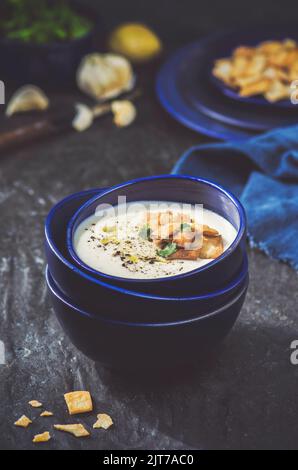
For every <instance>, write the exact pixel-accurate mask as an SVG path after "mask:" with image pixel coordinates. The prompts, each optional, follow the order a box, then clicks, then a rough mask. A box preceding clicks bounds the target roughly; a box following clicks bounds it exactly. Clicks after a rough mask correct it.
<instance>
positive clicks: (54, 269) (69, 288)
mask: <svg viewBox="0 0 298 470" xmlns="http://www.w3.org/2000/svg"><path fill="white" fill-rule="evenodd" d="M101 191H102V190H99V189H93V190H89V191H83V192H81V193H76V194H73V195H71V196H68V197H67V198H65V199H63V200H62V201H60V202H59V203H58V204H56V205H55V206H54V207H53V208H52V210H51V211H50V213H49V215H48V217H47V220H46V226H45V236H46V243H45V248H46V257H47V261H48V265H49V269H50V272H51V275H52V276H53V278H54V280H55V283H56V284H57V285H58V287H59V289H60V290H61V291H62V293H63V294H64V295H66V297H68V298H70V299H72V302H75V303H76V304H77V305H80V307H81V308H83V309H84V310H88V311H90V312H92V313H93V314H101V315H102V312H103V311H105V312H106V314H105V315H106V316H108V317H109V318H113V319H116V320H126V321H138V322H146V321H150V322H152V321H154V322H163V321H173V320H176V319H182V318H190V317H191V316H198V315H199V314H203V313H206V311H209V310H210V309H215V308H218V307H220V306H221V305H222V304H223V303H224V302H227V301H228V300H229V299H230V298H231V297H232V296H233V295H235V293H236V292H238V291H239V289H242V287H243V285H244V284H245V282H246V278H247V271H248V268H247V257H246V255H245V256H244V258H243V261H242V266H241V268H240V269H239V272H238V273H237V275H236V276H235V278H234V279H233V280H232V281H231V282H230V283H229V284H228V285H225V286H223V288H222V289H221V290H218V291H213V292H211V293H210V294H206V295H202V296H194V297H190V298H185V297H173V293H174V294H175V291H174V290H173V291H172V292H170V293H169V296H168V297H158V296H153V295H149V294H144V293H141V292H133V291H130V290H126V289H122V288H120V287H117V286H114V285H112V284H110V283H107V282H103V281H101V280H100V279H97V278H95V277H94V276H91V275H90V274H88V273H86V272H84V271H82V270H81V269H80V268H79V267H78V266H75V265H74V263H73V261H72V259H71V258H70V256H69V254H68V250H67V247H66V228H67V224H68V222H69V219H70V218H71V216H72V215H73V214H74V213H75V211H76V210H77V209H78V207H80V206H81V205H82V204H83V203H84V202H86V201H87V200H90V199H91V198H92V196H94V195H95V194H96V195H98V194H99V193H100V192H101Z"/></svg>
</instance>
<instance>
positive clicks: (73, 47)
mask: <svg viewBox="0 0 298 470" xmlns="http://www.w3.org/2000/svg"><path fill="white" fill-rule="evenodd" d="M73 6H74V7H75V9H76V10H77V11H78V12H79V13H81V14H82V15H83V16H86V17H87V18H89V19H91V20H92V22H93V28H92V29H91V30H90V32H89V33H87V34H86V35H85V36H83V37H81V38H76V39H71V40H66V41H61V42H53V43H48V44H35V43H29V42H28V43H26V42H23V41H20V40H17V39H9V38H5V37H3V36H2V37H1V36H0V57H1V61H0V78H1V79H2V80H4V82H5V84H6V85H7V86H10V85H11V84H16V85H24V84H28V83H31V84H34V85H40V86H45V85H46V86H47V87H48V88H57V89H58V88H63V87H65V86H66V85H68V84H72V85H74V84H75V76H76V71H77V68H78V65H79V63H80V61H81V59H82V58H83V57H84V56H85V55H86V54H88V53H90V52H92V51H93V50H94V48H95V45H96V44H97V43H98V44H100V42H101V39H102V36H103V24H102V21H101V19H100V17H99V15H98V13H97V12H96V10H94V9H93V8H91V7H86V6H85V7H84V6H83V5H82V4H80V5H79V4H77V3H76V2H74V3H73Z"/></svg>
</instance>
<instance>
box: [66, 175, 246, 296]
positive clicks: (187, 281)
mask: <svg viewBox="0 0 298 470" xmlns="http://www.w3.org/2000/svg"><path fill="white" fill-rule="evenodd" d="M119 196H125V197H126V201H127V203H129V202H137V201H152V200H154V201H166V202H168V201H169V202H177V203H188V204H203V206H204V208H205V209H210V210H213V211H214V212H216V213H218V214H219V215H221V216H222V217H224V218H225V219H227V220H228V221H229V222H230V223H231V224H232V225H233V227H234V228H235V229H236V231H237V235H236V238H235V240H234V241H233V243H232V244H231V245H230V246H229V247H228V248H227V249H226V250H225V251H224V252H223V254H222V255H221V256H219V257H218V258H216V259H214V260H212V261H210V262H209V263H208V264H206V265H204V266H202V267H200V268H197V269H194V270H192V271H189V272H186V273H181V274H178V275H175V276H168V277H163V278H156V279H131V278H124V277H117V276H112V275H110V274H106V273H103V272H100V271H97V270H95V269H93V268H91V267H90V266H88V265H86V264H85V263H84V262H83V261H82V260H81V259H80V258H79V257H78V255H77V254H76V252H75V249H74V247H73V237H74V234H75V231H76V229H77V227H78V226H79V225H80V223H81V222H83V221H84V220H85V219H87V218H88V217H89V216H91V215H93V214H95V212H96V209H97V208H98V206H99V205H100V204H109V205H112V206H116V205H117V203H118V197H119ZM67 248H68V251H69V253H70V255H71V257H72V258H73V262H74V264H76V265H77V266H78V267H79V268H80V269H81V271H85V272H86V273H89V274H91V275H92V276H93V277H95V278H98V279H99V280H101V281H103V282H107V283H111V284H113V285H114V286H119V287H120V288H123V289H132V290H134V291H141V292H146V293H148V294H152V295H161V296H165V295H168V294H169V295H172V292H173V291H174V292H176V295H177V296H197V295H200V294H205V293H208V292H214V291H215V290H217V289H222V288H223V287H224V286H225V285H227V284H228V283H229V282H232V281H233V280H234V278H235V277H236V276H237V273H239V271H240V269H241V266H242V264H243V259H244V257H245V256H246V217H245V212H244V208H243V207H242V204H241V203H240V201H239V200H238V199H237V198H236V197H235V196H234V195H233V194H231V193H230V192H229V191H227V190H226V189H225V188H223V187H221V186H220V185H218V184H216V183H213V182H212V181H208V180H206V179H203V178H195V177H192V176H181V175H161V176H150V177H147V178H138V179H135V180H132V181H128V182H127V183H123V184H119V185H117V186H114V187H112V188H110V189H106V190H105V191H104V192H103V193H101V194H99V195H97V196H94V198H93V199H91V200H89V201H87V202H86V203H85V204H83V205H81V207H80V208H79V209H78V210H77V212H76V213H75V214H74V216H73V217H72V219H71V220H70V222H69V226H68V229H67Z"/></svg>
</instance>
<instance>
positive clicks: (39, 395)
mask: <svg viewBox="0 0 298 470" xmlns="http://www.w3.org/2000/svg"><path fill="white" fill-rule="evenodd" d="M98 3H99V5H100V6H102V5H103V2H98ZM116 3H117V5H119V4H120V2H116ZM129 3H131V2H129ZM149 3H150V2H139V3H138V5H139V4H142V5H143V6H144V8H145V9H146V8H147V9H148V5H149ZM187 3H188V2H182V3H181V2H177V4H179V5H182V4H183V5H185V4H187ZM190 3H192V4H193V2H190ZM208 3H210V2H208ZM212 3H213V4H214V5H213V6H212ZM222 3H223V2H211V5H209V7H210V10H208V12H207V13H206V15H205V17H206V21H207V22H208V24H209V25H211V26H210V29H212V28H214V26H215V24H216V22H217V24H218V23H219V22H220V18H221V16H222V17H223V18H224V17H225V16H224V15H220V13H218V16H216V18H217V20H216V21H215V20H214V17H213V16H212V15H213V10H212V8H213V7H217V8H223V7H220V5H222ZM123 4H124V2H123ZM135 4H136V2H135ZM162 4H164V5H169V2H159V5H160V9H161V18H160V19H159V25H160V27H161V28H164V24H165V18H166V16H165V13H164V8H163V6H164V5H162ZM265 4H268V5H269V4H270V8H272V9H273V10H274V9H275V6H274V4H273V3H272V2H269V3H268V2H267V3H266V2H265ZM113 5H115V1H112V2H109V5H108V6H107V11H108V13H109V15H110V16H109V17H110V18H111V24H112V23H113V21H114V17H113V15H112V7H113ZM145 5H147V7H145ZM171 5H172V2H171ZM243 5H244V4H243V3H241V8H242V6H243ZM248 5H249V4H247V5H246V6H247V8H248ZM122 8H123V7H122ZM247 8H246V9H247ZM180 9H181V7H178V6H177V5H176V10H174V13H175V15H176V16H177V18H178V17H179V21H180V20H181V24H180V23H179V21H178V19H177V22H176V23H175V22H174V25H175V24H176V29H175V28H174V31H175V34H176V33H177V32H178V31H182V30H183V31H184V36H183V38H186V37H187V38H188V36H189V38H191V37H195V36H196V34H197V30H196V29H195V24H196V23H195V19H194V18H193V15H189V23H187V21H188V20H186V19H185V17H184V16H183V15H182V14H181V10H180ZM120 10H121V8H120ZM137 11H139V9H138V10H137ZM250 12H251V10H250ZM122 13H123V14H122V17H121V11H120V13H119V12H118V16H116V17H117V19H120V18H124V19H127V15H126V14H124V12H122ZM174 13H172V16H173V15H174ZM261 13H262V12H261ZM261 13H260V12H255V13H254V14H255V16H256V17H254V15H253V13H252V12H251V16H250V18H251V19H258V18H259V21H260V19H262V15H261ZM148 14H149V13H148ZM119 15H120V16H119ZM152 15H153V14H152V12H151V18H152ZM136 16H138V17H140V18H141V19H143V16H142V15H141V14H139V15H136ZM149 16H150V15H149ZM226 17H227V15H226ZM257 17H258V18H257ZM276 17H277V13H276ZM112 18H113V20H112ZM199 20H200V18H199V17H197V21H199ZM212 21H213V23H212ZM178 23H179V25H180V26H179V27H178V26H177V24H178ZM223 23H227V24H228V23H229V22H228V21H226V22H225V21H223ZM187 24H188V25H189V24H190V25H191V26H190V28H188V27H187ZM200 25H201V26H200V28H199V30H200V33H203V32H205V22H204V21H203V20H201V22H200ZM167 34H168V35H169V33H167ZM183 41H184V39H182V35H181V40H180V37H178V36H176V42H177V43H178V42H181V43H182V42H183ZM143 75H144V76H146V77H147V78H146V80H144V79H142V74H141V81H143V87H144V90H145V91H144V96H143V97H142V98H141V99H140V101H139V103H138V112H139V114H138V118H137V120H136V122H135V123H134V124H133V125H132V126H131V127H130V128H127V129H121V130H119V129H116V128H115V127H114V126H113V124H112V121H111V118H105V119H103V120H101V121H98V122H97V123H96V124H95V125H94V126H93V128H92V129H90V130H88V131H87V132H85V133H84V134H75V133H73V134H69V135H65V136H61V137H57V138H56V139H53V140H50V141H49V142H43V143H40V144H38V145H35V146H32V147H30V148H26V149H21V150H18V151H15V152H13V153H10V154H7V155H5V156H2V157H1V161H0V213H1V227H0V318H1V322H0V340H2V341H4V343H5V348H6V365H0V403H1V406H0V448H17V449H31V448H35V447H34V445H33V444H32V443H31V440H32V436H33V435H34V434H36V433H38V432H42V431H44V430H51V426H52V424H53V423H70V422H83V423H85V424H86V425H87V426H88V427H92V424H93V422H94V421H95V420H94V416H95V414H93V415H89V416H84V415H81V416H77V417H74V418H70V417H69V416H68V415H67V412H66V408H65V404H64V399H63V393H65V392H67V391H70V390H73V389H88V390H90V391H91V393H92V395H93V398H94V402H95V411H96V412H97V413H98V412H107V413H110V414H111V416H112V417H113V419H114V421H115V426H114V427H113V428H111V429H110V430H108V431H102V430H96V431H94V432H93V433H92V437H91V438H90V439H85V440H84V439H81V440H79V439H76V438H74V437H72V436H70V435H67V434H63V433H59V432H52V434H53V439H52V440H51V441H50V442H49V443H48V444H44V445H40V446H39V447H38V448H43V449H47V448H49V449H131V448H134V449H181V448H183V449H193V448H195V449H201V448H204V449H205V448H224V449H226V448H242V449H243V448H249V449H258V448H283V449H285V448H297V438H298V423H297V413H298V402H297V380H298V367H294V366H292V365H291V364H290V343H291V341H292V340H293V339H298V318H297V301H298V292H297V273H295V272H294V271H293V270H291V269H290V268H289V267H288V266H286V265H284V264H281V263H278V262H277V261H273V260H270V259H268V258H267V257H265V256H264V255H263V254H261V253H257V252H255V251H251V252H250V253H249V255H250V256H249V258H250V273H251V282H250V287H249V292H248V295H247V300H246V302H245V305H244V307H243V310H242V314H241V316H240V318H239V321H238V322H237V324H236V326H235V328H234V330H233V331H232V333H231V334H230V336H229V337H228V338H227V340H226V342H225V343H224V344H223V345H222V346H221V347H220V348H219V349H218V350H217V351H215V358H214V359H213V360H212V361H208V363H206V365H205V366H204V367H203V368H201V369H200V370H197V371H185V373H184V374H182V375H181V374H180V373H179V375H178V374H177V376H175V374H174V375H171V376H167V374H165V377H164V380H161V381H157V380H155V381H149V383H148V382H143V381H138V380H135V381H133V380H132V378H131V377H125V376H124V377H121V376H119V375H117V374H113V373H111V372H109V371H107V370H104V369H103V368H101V367H100V366H99V365H97V364H94V363H93V362H92V361H90V360H89V359H87V358H86V357H84V356H83V355H82V354H80V353H79V352H78V351H77V350H76V349H75V348H74V347H73V346H72V345H71V344H70V342H69V340H68V338H66V337H65V336H64V334H63V332H62V330H61V328H60V326H59V325H58V323H57V320H56V318H55V316H54V313H53V311H52V309H51V307H50V305H49V302H48V299H47V295H46V286H45V281H44V269H45V260H44V252H43V224H44V219H45V217H46V214H47V212H48V210H49V209H50V208H51V206H52V205H53V204H54V203H55V202H57V201H58V200H59V199H61V198H62V197H64V196H66V195H67V194H70V193H72V192H74V191H79V190H82V189H86V188H90V187H96V186H105V185H110V184H113V183H117V182H120V181H124V180H127V179H130V178H134V177H138V176H145V175H154V174H160V173H167V172H169V171H170V170H171V167H172V165H173V163H174V162H175V161H176V160H177V158H178V157H179V156H180V154H181V153H182V152H183V151H184V150H185V149H186V148H188V147H189V146H191V145H193V144H195V143H198V142H202V141H203V138H202V137H200V136H198V135H196V134H194V133H192V132H190V131H188V130H186V129H184V128H182V127H181V126H180V125H178V124H176V123H175V122H173V121H172V120H171V119H170V118H169V117H168V116H167V115H166V114H165V113H164V112H163V111H162V110H161V108H160V107H159V105H158V104H157V102H156V100H155V98H154V94H153V80H152V77H153V76H154V70H153V69H149V70H148V71H146V72H145V73H143ZM148 76H149V79H148ZM59 96H60V95H58V97H57V96H56V97H55V99H56V101H57V102H58V104H61V101H62V100H65V101H67V102H68V101H72V99H73V95H72V94H69V95H67V94H64V95H61V100H59ZM2 125H3V126H4V121H2ZM31 399H37V400H40V401H42V402H43V403H44V406H45V409H48V410H51V411H53V412H54V414H55V416H54V417H53V418H39V419H36V420H35V421H34V423H33V425H32V426H30V427H29V428H28V429H27V430H24V429H21V428H16V427H14V426H13V422H14V421H15V420H16V419H17V418H18V417H19V416H20V415H22V414H23V413H25V414H27V415H28V416H30V417H33V418H34V417H37V416H38V415H39V410H37V409H35V410H34V409H32V408H30V407H29V405H28V404H27V402H28V401H29V400H31Z"/></svg>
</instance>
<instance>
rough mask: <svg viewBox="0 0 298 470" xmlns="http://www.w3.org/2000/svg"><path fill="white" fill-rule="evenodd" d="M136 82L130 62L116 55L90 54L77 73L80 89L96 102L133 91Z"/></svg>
mask: <svg viewBox="0 0 298 470" xmlns="http://www.w3.org/2000/svg"><path fill="white" fill-rule="evenodd" d="M134 81H135V80H134V75H133V70H132V67H131V65H130V63H129V61H128V60H127V59H125V58H124V57H122V56H119V55H116V54H98V53H93V54H88V55H87V56H86V57H84V59H83V60H82V62H81V64H80V66H79V68H78V71H77V84H78V87H79V88H80V90H81V91H83V92H84V93H87V94H88V95H90V96H91V97H92V98H95V99H96V100H106V99H110V98H115V97H117V96H119V95H120V94H121V93H123V92H125V91H129V90H131V89H132V88H133V86H134Z"/></svg>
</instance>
